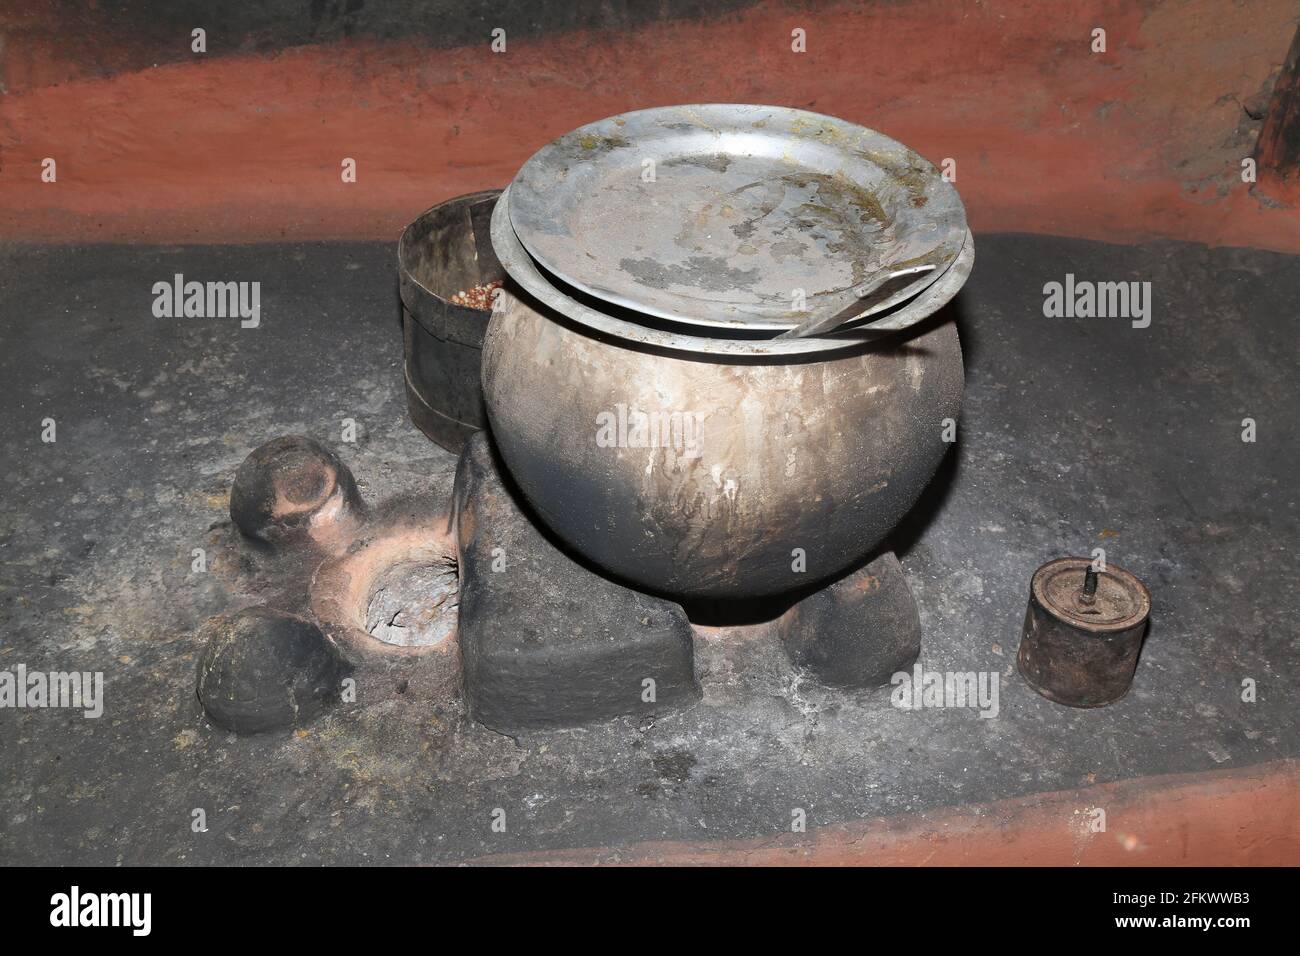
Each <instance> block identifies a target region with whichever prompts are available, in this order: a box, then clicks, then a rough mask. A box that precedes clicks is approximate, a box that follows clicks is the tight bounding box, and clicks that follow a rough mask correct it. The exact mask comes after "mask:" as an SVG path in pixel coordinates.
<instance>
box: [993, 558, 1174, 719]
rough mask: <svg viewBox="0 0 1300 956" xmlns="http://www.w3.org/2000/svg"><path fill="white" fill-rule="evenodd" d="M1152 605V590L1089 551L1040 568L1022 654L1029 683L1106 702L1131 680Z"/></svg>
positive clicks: (1072, 700)
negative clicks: (1100, 564)
mask: <svg viewBox="0 0 1300 956" xmlns="http://www.w3.org/2000/svg"><path fill="white" fill-rule="evenodd" d="M1150 613H1151V595H1150V593H1149V592H1148V591H1147V589H1146V586H1145V585H1143V583H1142V582H1141V581H1139V580H1138V579H1137V578H1136V577H1134V576H1133V575H1132V574H1130V573H1129V572H1128V571H1125V570H1124V569H1123V568H1119V567H1116V566H1115V565H1113V564H1112V565H1109V566H1107V568H1106V570H1104V571H1094V570H1093V568H1092V562H1091V561H1090V560H1089V559H1087V558H1058V559H1057V560H1055V561H1049V562H1048V563H1047V564H1044V565H1043V566H1042V567H1041V568H1039V569H1038V570H1037V571H1036V572H1035V573H1034V577H1033V581H1032V582H1031V584H1030V588H1029V610H1028V613H1027V614H1026V615H1025V626H1024V632H1023V633H1022V635H1021V638H1020V653H1019V655H1018V657H1017V660H1018V663H1019V665H1020V674H1021V676H1022V677H1024V679H1025V681H1026V683H1028V684H1029V686H1030V687H1032V688H1033V689H1034V690H1036V691H1038V693H1040V694H1042V695H1043V696H1044V697H1046V698H1047V699H1048V700H1053V701H1056V702H1057V703H1058V704H1067V705H1069V706H1071V707H1102V706H1104V705H1106V704H1109V703H1113V702H1114V701H1116V700H1119V698H1121V697H1123V696H1124V695H1125V694H1126V693H1127V692H1128V689H1129V686H1130V685H1131V684H1132V683H1133V672H1134V670H1135V669H1136V667H1137V659H1138V652H1139V650H1141V647H1142V638H1143V636H1144V634H1145V633H1146V627H1147V617H1148V615H1149V614H1150Z"/></svg>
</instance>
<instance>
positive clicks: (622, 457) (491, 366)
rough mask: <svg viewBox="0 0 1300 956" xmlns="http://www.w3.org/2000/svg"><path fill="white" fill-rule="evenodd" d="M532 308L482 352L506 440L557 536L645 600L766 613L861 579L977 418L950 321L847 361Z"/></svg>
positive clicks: (513, 465)
mask: <svg viewBox="0 0 1300 956" xmlns="http://www.w3.org/2000/svg"><path fill="white" fill-rule="evenodd" d="M494 235H495V233H494ZM525 296H526V293H523V292H521V291H519V290H517V289H516V290H512V292H511V293H507V294H505V295H503V296H502V297H501V300H500V301H501V307H500V308H499V309H498V310H497V311H495V312H494V313H493V315H492V319H491V321H490V322H489V324H488V330H487V335H486V337H485V339H484V342H483V391H484V398H485V403H486V406H487V411H488V417H489V420H490V422H491V425H492V434H493V436H494V438H495V440H496V442H497V445H498V447H499V448H500V451H501V455H502V457H503V458H504V461H505V464H506V466H507V469H508V471H509V473H510V475H511V476H512V477H513V478H514V480H515V482H516V484H517V485H518V487H519V488H520V489H521V490H522V492H523V493H524V495H525V497H526V498H527V500H528V502H529V503H530V504H531V506H532V508H533V510H534V511H535V513H536V514H537V515H538V516H539V517H540V518H541V519H542V521H543V522H544V523H545V525H547V526H548V527H549V528H550V529H551V530H552V531H554V532H555V534H556V535H558V536H559V538H560V539H562V540H563V541H564V542H565V543H567V544H568V545H569V546H570V547H571V548H572V549H574V550H575V551H577V552H578V553H579V554H581V555H583V556H585V557H586V558H587V559H589V560H590V561H592V562H594V563H595V564H597V565H599V566H600V567H602V568H604V569H606V570H608V571H610V572H612V573H613V574H614V575H616V576H618V577H620V578H623V579H624V580H626V581H628V582H629V583H631V584H633V585H635V586H637V587H640V588H642V589H644V590H649V591H655V592H660V593H664V594H669V595H673V596H678V597H687V598H721V599H728V598H747V597H757V596H762V595H770V594H777V593H780V592H783V591H786V590H789V589H792V588H796V587H800V586H803V585H807V584H811V583H812V582H814V581H816V580H818V579H822V578H827V577H830V576H832V575H835V574H837V573H839V572H842V571H844V570H846V569H847V568H849V567H850V566H851V565H853V564H854V563H855V562H857V561H859V560H861V559H863V558H865V557H866V556H867V555H868V554H870V553H871V551H872V550H873V549H874V548H875V547H876V545H877V544H879V543H880V541H881V540H882V539H883V538H884V536H885V535H886V534H887V533H888V532H889V531H890V530H891V529H892V528H893V527H894V526H895V525H896V524H897V522H898V521H899V519H900V518H902V516H903V515H904V513H906V512H907V510H908V509H909V508H911V507H912V505H913V504H914V503H915V502H916V499H917V497H918V496H919V495H920V493H921V491H922V489H923V488H924V487H925V485H926V484H927V483H928V482H929V480H930V479H931V477H933V475H934V472H935V470H936V468H937V467H938V465H939V462H940V460H941V459H942V458H943V455H944V452H945V450H946V449H947V447H948V446H947V443H946V442H945V440H944V438H945V431H948V432H949V433H950V432H951V427H950V423H949V422H947V421H945V420H949V419H951V420H953V421H955V419H956V418H957V415H958V413H959V411H960V407H961V397H962V388H963V373H962V360H961V346H960V344H959V342H958V340H957V329H956V326H955V324H954V323H953V321H952V319H951V316H948V315H945V314H944V313H940V314H938V315H935V316H933V317H932V318H931V319H930V320H927V321H926V322H924V323H922V324H920V325H917V326H915V327H913V328H912V329H909V330H907V331H906V332H903V333H900V334H898V335H895V336H892V337H888V338H886V339H884V340H877V341H874V342H873V341H865V342H856V343H853V344H850V345H849V346H847V347H845V348H843V349H838V350H830V351H817V352H810V353H803V354H789V353H774V354H766V355H765V354H745V355H737V354H716V355H709V354H689V353H687V352H682V351H674V350H671V349H666V348H661V347H658V346H656V345H654V344H652V343H653V340H654V338H655V336H654V335H642V334H641V333H640V332H638V333H637V336H636V337H635V338H632V337H620V336H615V335H608V334H605V333H602V332H600V331H598V330H595V329H592V328H590V327H588V326H586V325H581V324H578V323H576V322H574V321H572V320H571V319H570V318H568V317H567V316H565V315H563V314H561V313H559V312H557V311H556V310H554V309H551V308H549V307H547V306H546V305H543V304H542V303H541V302H540V301H538V300H537V299H536V298H534V297H532V296H527V297H526V298H525ZM949 437H951V435H950V434H949Z"/></svg>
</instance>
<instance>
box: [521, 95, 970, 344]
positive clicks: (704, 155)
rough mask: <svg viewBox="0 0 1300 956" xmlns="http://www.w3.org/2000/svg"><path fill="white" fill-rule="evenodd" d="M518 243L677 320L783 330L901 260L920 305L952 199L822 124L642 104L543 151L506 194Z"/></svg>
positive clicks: (718, 108)
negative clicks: (917, 269) (915, 275)
mask: <svg viewBox="0 0 1300 956" xmlns="http://www.w3.org/2000/svg"><path fill="white" fill-rule="evenodd" d="M509 213H510V221H511V224H512V226H513V228H514V231H515V233H516V235H517V236H518V239H519V241H520V242H521V243H522V244H523V246H524V248H525V249H526V250H527V251H528V253H529V254H530V255H531V256H532V257H533V258H534V259H536V261H537V262H538V263H539V264H540V265H541V266H543V267H544V268H545V269H546V270H547V271H549V272H550V273H552V274H553V275H555V276H556V277H558V278H559V279H561V280H562V281H563V282H565V283H568V284H569V285H571V286H573V287H575V288H576V289H579V290H581V291H582V292H584V293H587V294H589V295H592V296H595V297H597V298H599V299H602V300H604V301H606V302H609V303H612V304H614V305H617V306H621V307H625V308H630V309H635V310H637V311H639V312H642V313H645V314H647V315H652V316H657V317H660V318H664V319H669V320H672V321H675V322H680V323H688V324H697V325H708V326H723V327H725V326H732V327H741V328H754V329H770V330H782V329H789V328H793V327H794V326H795V325H797V324H798V323H799V322H800V321H802V320H803V319H804V318H806V317H807V316H808V314H809V313H810V312H814V313H827V314H836V313H840V312H842V311H844V310H846V309H850V308H852V307H854V305H855V303H856V302H858V301H859V299H858V294H857V293H855V291H854V288H855V287H856V286H860V285H862V284H864V283H865V282H867V281H868V280H870V279H872V278H873V277H876V276H878V275H880V274H882V273H885V272H890V271H892V270H894V269H897V268H899V267H903V266H914V265H922V264H925V265H933V266H934V269H933V270H932V271H931V272H929V273H927V274H926V275H925V277H924V278H922V279H921V280H920V281H918V282H915V283H914V284H908V285H904V286H902V287H899V286H898V285H897V284H895V285H894V286H886V287H884V288H883V289H882V290H881V291H880V293H879V294H878V295H873V296H872V297H870V299H869V300H865V301H863V302H862V305H863V310H864V311H863V312H862V313H861V314H860V316H859V317H861V315H867V314H873V313H875V312H881V311H884V310H886V309H889V308H892V307H894V306H897V305H898V304H900V303H901V302H904V301H907V300H908V299H912V298H914V297H916V296H917V295H918V294H919V293H921V292H922V291H923V290H924V288H925V287H926V286H927V285H928V284H931V283H934V282H936V281H937V280H938V279H939V278H940V276H941V275H942V274H943V273H944V272H945V271H946V270H947V269H948V268H949V267H950V266H951V265H952V264H953V263H954V262H955V261H956V259H957V257H958V255H959V254H960V252H961V249H962V245H963V243H964V241H965V237H966V234H967V227H966V213H965V209H964V207H963V206H962V202H961V199H960V198H959V197H958V195H957V192H956V190H955V189H954V188H953V187H952V186H951V184H949V183H947V182H945V181H944V180H943V177H942V176H941V175H940V173H939V171H938V170H937V169H936V168H935V167H934V166H933V165H931V164H930V163H929V162H928V161H927V160H925V159H924V158H922V157H921V156H920V155H918V154H917V153H915V152H914V151H912V150H911V149H908V148H907V147H906V146H904V145H903V144H901V143H898V142H896V141H895V140H892V139H890V138H889V137H887V136H885V135H883V134H881V133H878V132H875V131H874V130H870V129H867V128H865V127H862V126H858V125H856V124H854V123H849V122H846V121H844V120H841V119H836V118H834V117H830V116H823V115H821V114H818V113H811V112H807V111H805V110H795V109H787V108H784V107H775V106H747V105H736V104H700V105H692V106H674V107H663V108H658V109H649V110H638V111H635V112H630V113H624V114H621V115H619V116H613V117H609V118H608V119H604V120H599V121H597V122H595V123H590V124H588V125H586V126H583V127H580V128H579V129H576V130H574V131H572V132H570V133H567V134H565V135H564V136H561V137H560V138H559V139H557V140H555V141H554V142H552V143H550V144H548V145H546V146H544V147H542V149H540V150H538V151H537V153H535V154H534V155H533V156H532V158H530V159H529V160H528V161H527V162H526V163H525V164H524V165H523V167H522V168H521V169H520V170H519V173H518V175H517V176H516V177H515V179H514V181H513V183H512V185H511V188H510V201H509Z"/></svg>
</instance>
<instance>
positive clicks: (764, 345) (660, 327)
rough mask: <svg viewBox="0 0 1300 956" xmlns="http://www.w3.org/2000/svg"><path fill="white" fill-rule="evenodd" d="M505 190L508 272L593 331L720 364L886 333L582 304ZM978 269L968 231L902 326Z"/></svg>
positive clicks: (535, 301)
mask: <svg viewBox="0 0 1300 956" xmlns="http://www.w3.org/2000/svg"><path fill="white" fill-rule="evenodd" d="M513 188H514V187H513V186H511V187H507V189H506V191H505V192H504V193H502V195H501V199H500V200H499V201H498V202H497V205H496V209H495V210H493V212H492V248H493V250H494V251H495V252H496V255H497V258H498V259H499V260H500V262H501V265H502V267H503V268H504V269H505V270H506V274H507V275H509V276H510V278H511V279H513V280H514V281H515V283H517V285H518V287H519V289H520V290H522V291H523V292H524V293H526V294H527V296H528V297H529V298H530V302H531V304H532V305H534V306H535V307H538V308H541V309H543V310H551V311H553V312H555V313H558V314H559V315H561V316H563V317H565V318H566V319H569V320H572V321H574V322H577V323H578V324H580V325H583V326H586V327H587V328H589V329H591V330H593V331H594V332H597V333H600V334H603V335H608V336H612V337H614V338H618V339H622V340H624V341H627V342H630V343H632V344H633V345H640V346H645V347H649V348H656V349H667V350H669V351H673V352H684V353H692V354H696V355H710V356H716V357H718V358H719V359H720V360H725V359H727V358H730V357H741V356H797V355H809V354H812V353H825V352H833V351H838V350H842V349H851V348H860V347H862V346H864V345H869V344H870V343H872V342H875V341H878V340H879V339H880V338H881V336H882V333H881V332H880V331H879V330H876V329H873V328H872V327H870V326H868V327H862V328H846V329H843V330H838V331H836V332H834V333H833V334H826V335H821V336H816V337H810V338H793V339H780V338H753V337H748V338H746V337H737V336H736V335H735V334H734V332H733V331H732V330H724V329H709V328H698V329H694V330H692V331H690V332H688V331H683V329H690V328H691V327H690V326H684V327H683V326H676V327H674V326H670V325H665V324H663V323H651V322H649V321H644V320H638V316H637V314H636V313H626V312H622V313H621V314H615V312H619V311H620V310H616V309H614V308H612V307H610V308H604V309H603V308H599V307H598V305H597V304H589V303H588V302H587V301H580V300H579V299H578V298H577V297H576V296H575V295H573V294H571V293H570V291H569V290H567V289H565V288H563V287H562V286H561V285H560V284H558V283H557V282H556V281H554V280H553V279H552V278H551V277H550V276H547V275H546V274H545V273H544V272H543V271H542V270H541V269H540V268H539V267H538V265H537V263H536V262H534V261H533V259H532V257H531V256H529V255H528V252H527V250H525V249H524V247H523V245H522V244H521V243H520V241H519V237H518V236H516V235H515V230H514V228H513V227H512V226H511V223H510V214H509V205H510V190H511V189H513ZM974 266H975V240H974V239H972V238H971V236H970V233H969V232H967V234H966V241H965V242H964V243H963V245H962V249H961V253H960V255H959V256H958V258H957V261H956V262H955V263H954V264H953V265H952V267H951V268H950V269H948V270H947V271H945V272H944V274H943V275H942V276H941V277H940V278H939V279H938V280H936V281H935V282H934V284H932V285H931V286H930V287H929V288H927V289H925V290H924V291H923V292H921V293H920V294H919V295H917V296H916V297H915V298H914V299H913V300H912V301H910V302H908V303H907V304H906V305H905V306H903V307H902V308H901V309H899V310H898V311H897V312H896V313H893V314H891V321H893V322H895V323H897V327H898V328H903V327H906V326H908V325H912V324H915V323H916V322H919V321H921V320H922V319H924V318H926V317H927V316H930V315H932V314H933V313H935V312H937V311H938V310H939V309H941V308H942V307H943V306H944V305H946V304H947V303H948V301H949V300H950V299H952V297H953V296H955V295H956V294H957V292H958V291H959V290H960V289H961V287H962V285H964V284H965V282H966V279H967V277H969V276H970V273H971V269H973V268H974Z"/></svg>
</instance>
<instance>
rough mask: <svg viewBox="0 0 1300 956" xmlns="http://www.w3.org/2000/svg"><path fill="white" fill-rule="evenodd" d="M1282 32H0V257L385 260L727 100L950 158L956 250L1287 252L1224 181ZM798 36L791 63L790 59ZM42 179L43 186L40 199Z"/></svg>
mask: <svg viewBox="0 0 1300 956" xmlns="http://www.w3.org/2000/svg"><path fill="white" fill-rule="evenodd" d="M1298 23H1300V5H1297V3H1296V2H1295V0H1253V2H1251V3H1249V4H1244V3H1239V2H1233V0H1159V2H1147V3H1138V2H1131V0H1130V2H1122V0H1088V2H1078V3H1064V2H1058V0H1005V2H1003V0H998V2H983V3H979V2H956V0H947V2H944V0H901V2H894V3H860V4H854V3H835V4H826V5H819V4H814V5H806V4H785V3H775V2H767V3H760V4H758V5H756V6H752V7H749V8H744V9H740V10H737V11H734V12H728V13H725V14H720V15H716V16H714V15H710V16H705V17H703V18H694V19H691V18H686V19H676V20H671V21H655V22H648V23H643V24H640V25H636V26H632V27H628V28H622V29H618V30H607V29H592V30H576V31H575V30H567V31H563V32H552V33H549V34H547V33H543V34H542V35H536V36H531V37H530V36H527V35H526V31H514V32H515V33H519V34H520V35H519V36H518V37H513V34H512V30H513V28H512V25H511V23H509V22H505V23H503V24H502V25H503V26H504V27H505V28H506V30H507V51H506V52H505V53H502V54H494V53H492V52H491V50H490V49H489V36H488V34H487V28H485V30H484V34H483V37H482V39H481V41H480V42H475V43H471V44H470V45H466V46H458V47H447V46H436V45H432V44H431V43H430V42H429V41H428V39H427V38H424V39H417V40H409V41H391V40H388V41H380V40H375V39H366V38H354V39H341V40H333V41H330V42H324V43H315V44H311V45H303V46H297V47H291V48H287V49H283V50H280V51H272V52H256V53H241V52H239V44H237V43H234V42H233V40H231V38H224V40H225V41H226V42H225V43H224V45H223V46H222V48H223V49H227V50H229V51H233V52H224V53H216V52H214V53H208V54H193V53H190V52H188V50H189V45H190V38H189V35H188V33H181V35H178V36H177V37H176V43H177V45H178V46H179V47H180V53H179V54H177V56H176V57H175V58H174V59H173V61H172V62H170V63H166V64H163V65H159V66H157V67H154V66H152V65H145V66H141V65H139V59H140V51H139V50H137V49H134V48H133V47H132V43H134V42H135V41H133V40H132V39H131V37H130V36H129V35H128V34H129V31H125V33H124V38H123V37H116V36H114V35H113V34H112V32H111V31H110V32H109V33H108V34H107V35H105V36H102V37H100V38H98V39H92V40H84V39H83V40H82V41H81V42H79V43H77V44H71V45H69V44H67V43H61V42H60V36H61V34H60V31H59V24H58V23H57V22H47V21H46V20H45V19H42V18H41V16H40V15H38V14H33V13H30V12H23V13H21V14H19V13H14V12H8V13H0V34H2V35H3V37H4V46H3V54H2V56H3V64H2V65H0V75H2V76H3V77H4V82H5V85H6V92H5V94H4V96H3V97H2V98H0V150H2V151H3V152H2V154H0V238H5V239H32V240H58V241H65V240H66V241H86V240H89V241H97V240H127V241H151V242H158V241H163V242H172V241H204V242H232V241H255V240H265V239H282V238H294V239H325V238H360V239H388V240H392V239H395V238H396V236H397V234H398V233H399V232H400V230H401V228H402V226H403V225H404V224H405V223H406V222H408V221H409V220H410V219H412V218H413V217H414V216H415V215H416V214H417V213H418V212H420V211H421V210H422V209H424V208H425V207H427V206H429V205H431V204H433V203H435V202H437V201H440V200H442V199H444V198H447V197H449V196H452V195H455V194H458V193H463V192H468V191H471V190H476V189H482V188H486V187H491V186H497V185H502V184H504V183H505V182H506V181H508V180H509V179H510V177H511V176H512V175H513V173H514V171H515V170H516V168H517V167H518V166H519V164H520V163H521V162H522V161H523V160H524V159H525V158H526V157H527V156H528V155H529V154H530V153H531V152H532V151H533V150H535V149H536V148H537V147H539V146H540V145H542V144H543V143H544V142H546V141H547V140H549V139H551V138H553V137H554V136H556V135H558V134H560V133H562V132H564V131H565V130H568V129H570V128H572V127H574V126H577V125H579V124H581V123H583V122H587V121H589V120H591V119H595V118H598V117H601V116H606V115H609V114H611V113H616V112H620V111H623V110H627V109H634V108H638V107H645V106H652V105H663V104H669V103H685V102H705V101H732V102H761V103H774V104H781V105H788V106H798V107H804V108H808V109H813V110H817V111H820V112H825V113H831V114H834V115H837V116H842V117H845V118H847V119H850V120H853V121H855V122H859V123H863V124H865V125H867V126H871V127H874V128H876V129H879V130H882V131H883V132H885V133H887V134H889V135H891V136H893V137H895V138H897V139H900V140H902V141H904V142H906V143H908V144H909V145H911V146H913V147H914V148H916V149H917V150H919V151H920V152H921V153H923V154H924V155H926V156H927V157H929V158H930V159H931V160H933V161H934V162H936V163H937V162H939V161H940V160H942V159H943V158H945V157H952V158H954V159H956V160H957V187H958V189H959V190H960V192H961V194H962V196H963V198H964V199H965V200H966V203H967V206H968V210H969V213H970V220H971V223H972V225H973V226H974V228H975V229H976V230H977V231H980V230H982V231H995V230H996V231H1003V230H1011V231H1028V232H1045V233H1056V234H1063V235H1075V236H1084V237H1089V238H1096V239H1104V240H1110V241H1140V240H1143V239H1147V238H1152V237H1170V238H1179V239H1191V240H1198V241H1203V242H1207V243H1211V244H1229V245H1251V246H1258V247H1263V248H1272V249H1280V250H1288V251H1300V210H1298V209H1297V207H1296V203H1297V201H1298V200H1300V197H1297V196H1296V195H1295V190H1294V187H1292V188H1291V190H1290V191H1288V189H1287V187H1285V186H1283V185H1282V184H1278V183H1268V184H1261V185H1260V186H1259V187H1257V188H1252V187H1251V186H1250V185H1249V184H1246V183H1243V182H1242V180H1241V160H1242V159H1243V158H1246V157H1248V156H1250V154H1251V151H1252V148H1253V146H1254V141H1255V137H1256V136H1257V134H1258V129H1259V126H1260V120H1259V116H1260V114H1261V112H1262V110H1263V108H1264V107H1265V106H1266V104H1267V99H1268V94H1269V91H1270V90H1271V89H1272V84H1273V80H1274V78H1275V76H1276V74H1277V71H1278V69H1279V67H1280V65H1281V64H1282V61H1283V58H1284V57H1285V56H1286V53H1287V49H1288V46H1289V45H1290V42H1291V39H1292V36H1293V35H1294V34H1295V32H1296V29H1297V25H1298ZM795 27H801V28H803V29H804V30H806V31H807V52H806V53H802V54H798V53H793V52H791V49H790V45H791V43H790V35H791V30H792V29H794V28H795ZM1096 27H1101V28H1103V29H1105V31H1106V41H1107V50H1106V52H1105V53H1094V52H1092V50H1091V42H1092V37H1091V31H1092V30H1093V29H1094V28H1096ZM208 30H209V34H210V35H211V34H216V33H219V31H220V26H219V25H211V24H210V25H209V26H208ZM178 32H179V31H178ZM215 39H216V38H214V40H215ZM87 43H90V44H91V46H89V47H88V46H87ZM137 45H138V44H137ZM92 47H93V48H92ZM212 48H213V49H216V44H215V42H214V44H213V47H212ZM1252 114H1253V115H1252ZM46 157H50V158H53V159H55V160H56V162H57V181H56V182H53V183H45V182H42V181H41V163H42V160H43V159H44V158H46ZM344 157H352V158H354V159H355V160H356V162H357V168H358V178H357V182H356V183H353V184H345V183H343V182H342V181H341V179H340V175H339V173H340V162H341V160H342V159H343V158H344Z"/></svg>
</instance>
